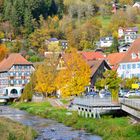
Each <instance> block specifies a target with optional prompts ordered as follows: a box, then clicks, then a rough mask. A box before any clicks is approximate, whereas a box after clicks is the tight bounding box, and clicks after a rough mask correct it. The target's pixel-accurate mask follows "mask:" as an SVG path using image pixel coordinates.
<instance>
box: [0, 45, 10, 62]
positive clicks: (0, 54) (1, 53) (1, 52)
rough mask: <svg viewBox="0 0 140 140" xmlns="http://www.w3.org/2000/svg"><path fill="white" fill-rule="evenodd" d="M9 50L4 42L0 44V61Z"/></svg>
mask: <svg viewBox="0 0 140 140" xmlns="http://www.w3.org/2000/svg"><path fill="white" fill-rule="evenodd" d="M8 52H9V50H8V48H7V47H6V46H5V45H4V44H0V61H2V60H3V59H4V58H5V56H6V55H7V54H8Z"/></svg>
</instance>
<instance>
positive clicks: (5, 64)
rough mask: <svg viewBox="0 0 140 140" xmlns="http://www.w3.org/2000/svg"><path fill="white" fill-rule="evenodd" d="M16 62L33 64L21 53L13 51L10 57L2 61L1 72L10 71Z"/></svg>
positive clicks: (0, 63)
mask: <svg viewBox="0 0 140 140" xmlns="http://www.w3.org/2000/svg"><path fill="white" fill-rule="evenodd" d="M14 64H21V65H25V64H32V63H30V62H28V61H27V60H26V59H25V58H24V57H23V56H21V55H20V54H19V53H12V54H10V55H9V56H8V58H5V59H3V61H1V62H0V72H2V71H8V70H9V69H10V68H11V67H12V66H13V65H14Z"/></svg>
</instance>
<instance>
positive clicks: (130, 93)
mask: <svg viewBox="0 0 140 140" xmlns="http://www.w3.org/2000/svg"><path fill="white" fill-rule="evenodd" d="M135 95H136V91H129V92H128V93H127V94H125V95H124V97H126V98H128V97H129V96H135Z"/></svg>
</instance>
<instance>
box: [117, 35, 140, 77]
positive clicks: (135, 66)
mask: <svg viewBox="0 0 140 140" xmlns="http://www.w3.org/2000/svg"><path fill="white" fill-rule="evenodd" d="M117 72H118V75H119V76H120V77H122V78H132V77H138V78H140V38H138V39H137V40H135V41H134V42H133V43H132V45H131V47H130V48H129V50H128V51H127V53H126V54H125V55H124V57H123V59H122V61H121V62H120V64H119V67H118V69H117Z"/></svg>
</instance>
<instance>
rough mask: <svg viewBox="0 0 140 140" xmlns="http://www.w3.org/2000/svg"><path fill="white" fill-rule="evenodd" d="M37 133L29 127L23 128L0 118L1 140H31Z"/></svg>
mask: <svg viewBox="0 0 140 140" xmlns="http://www.w3.org/2000/svg"><path fill="white" fill-rule="evenodd" d="M36 136H37V133H36V132H35V131H34V130H33V129H31V128H30V127H27V126H23V125H21V124H19V123H17V122H15V121H12V120H10V119H8V118H4V117H0V139H1V140H33V139H34V138H35V137H36Z"/></svg>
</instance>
